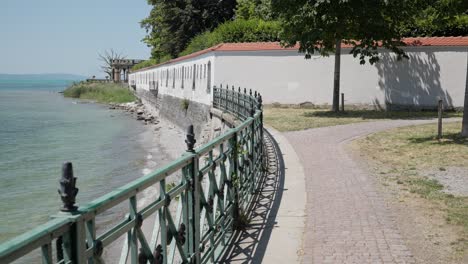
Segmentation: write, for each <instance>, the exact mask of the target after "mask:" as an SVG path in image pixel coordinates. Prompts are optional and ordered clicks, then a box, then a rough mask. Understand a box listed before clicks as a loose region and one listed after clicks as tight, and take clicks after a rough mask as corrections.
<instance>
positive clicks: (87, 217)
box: [0, 87, 263, 263]
mask: <svg viewBox="0 0 468 264" xmlns="http://www.w3.org/2000/svg"><path fill="white" fill-rule="evenodd" d="M213 91H214V93H213V107H214V108H218V109H220V110H223V111H225V112H228V113H230V114H233V115H234V116H235V117H236V118H238V119H240V120H241V121H242V122H241V123H240V124H238V125H237V126H236V127H234V128H231V129H229V130H228V131H227V132H225V133H224V134H222V135H220V136H218V137H216V138H215V139H213V140H211V141H210V142H208V143H206V144H204V145H202V146H200V147H198V148H196V149H195V150H193V151H191V152H189V151H187V152H186V153H185V154H183V155H182V156H181V157H179V158H178V159H176V160H174V161H172V162H170V163H169V164H168V165H166V166H164V167H162V168H159V169H156V170H155V171H153V172H151V173H149V174H147V175H145V176H142V177H141V178H138V179H136V180H133V181H132V182H130V183H128V184H125V185H124V186H122V187H119V188H117V189H116V190H113V191H111V192H110V193H107V194H105V195H103V196H101V197H99V198H97V199H94V200H93V201H91V202H89V203H88V204H85V205H84V206H81V207H79V208H78V209H77V210H76V211H75V212H72V213H59V214H57V215H55V216H53V217H54V219H52V220H50V221H48V222H46V223H45V224H42V225H39V226H38V227H36V228H35V229H33V230H31V231H29V232H26V233H24V234H22V235H20V236H17V237H16V238H14V239H12V240H10V241H7V242H5V243H3V244H0V262H2V263H8V262H10V261H14V260H15V259H17V258H19V257H21V256H23V255H25V254H27V253H29V252H30V251H32V250H34V249H36V248H38V247H43V258H44V259H46V261H45V263H52V257H51V254H52V253H51V250H52V249H51V248H52V247H51V243H52V240H54V239H57V238H59V237H60V238H61V237H62V236H63V235H64V234H66V233H67V232H70V228H71V227H72V225H74V224H75V223H78V222H85V221H91V223H93V224H92V225H94V217H95V216H96V215H98V214H100V213H102V212H103V211H105V210H107V209H109V208H112V207H114V206H115V205H117V204H120V203H122V202H124V201H125V200H130V201H131V199H132V198H134V197H136V196H135V195H136V194H137V193H141V192H142V191H144V190H145V189H147V188H148V187H150V186H152V185H154V184H156V183H158V182H159V183H161V184H164V185H165V179H166V178H167V177H169V176H170V175H172V174H173V173H175V172H177V171H181V170H184V169H185V168H187V166H190V165H193V164H194V162H195V161H196V162H197V164H198V160H199V159H200V158H201V157H203V156H205V155H208V154H209V155H210V157H211V155H212V151H213V150H214V149H215V148H217V147H221V150H222V145H223V144H227V143H228V142H230V141H231V140H233V139H235V142H236V143H235V145H236V144H243V145H242V146H244V147H243V148H245V149H247V150H248V151H249V153H250V152H251V154H249V156H248V157H247V160H244V158H245V157H243V158H242V160H244V161H243V165H244V166H250V169H249V170H251V172H250V174H251V175H250V176H251V177H254V175H255V174H256V173H257V172H256V169H258V167H255V166H258V163H257V162H258V161H260V162H261V160H262V157H261V155H262V152H261V151H260V155H257V157H255V150H254V148H255V147H256V145H258V144H259V142H258V141H257V142H256V143H255V139H254V138H255V137H257V138H260V139H262V138H263V132H262V131H261V130H262V129H263V123H262V118H263V117H262V108H261V104H262V102H261V96H260V94H258V96H257V94H256V93H255V96H252V92H250V95H248V94H246V90H245V89H244V94H242V93H241V92H240V90H239V91H234V90H232V91H231V90H226V89H222V88H217V87H214V88H213ZM223 96H225V97H223ZM229 98H230V99H229ZM234 99H236V102H235V100H234ZM240 102H242V106H243V108H241V105H240ZM241 112H242V113H241ZM247 113H249V114H250V115H247ZM256 121H258V122H257V123H256ZM250 126H251V128H250ZM246 129H247V130H248V131H247V132H246ZM259 130H260V131H259ZM257 131H259V132H258V133H260V135H255V133H256V132H257ZM242 133H244V134H243V135H244V136H241V138H238V136H239V135H241V134H242ZM246 139H247V140H250V141H252V142H246ZM249 144H250V145H249ZM260 145H261V142H260ZM235 148H236V146H234V150H235ZM232 151H233V150H229V151H227V152H226V153H224V152H223V153H221V154H222V155H224V156H220V157H218V158H217V159H214V160H213V159H211V161H210V163H207V164H206V165H205V166H204V167H202V168H198V166H197V170H198V172H197V173H196V175H199V174H200V176H199V177H201V176H203V175H205V174H208V173H209V170H210V169H214V168H216V166H217V164H220V163H221V162H222V161H223V160H226V158H227V157H226V156H225V155H234V153H231V152H232ZM242 155H245V154H242ZM258 156H260V157H258ZM222 157H224V158H222ZM234 159H238V157H237V156H234ZM245 162H248V163H246V164H247V165H245ZM235 163H237V161H236V162H235ZM230 166H231V165H230ZM224 173H225V174H226V172H224ZM234 173H235V174H239V173H237V172H234ZM252 173H253V174H252ZM239 176H240V175H237V177H239ZM181 180H182V183H181V184H179V186H177V187H176V188H173V189H172V190H170V191H167V192H166V191H165V189H163V190H162V192H163V193H162V194H163V196H161V197H160V198H159V199H158V200H157V201H155V202H152V203H151V204H150V205H147V207H145V208H143V209H142V210H140V211H139V212H138V214H141V215H142V216H141V217H142V220H141V221H143V219H145V218H147V217H149V215H151V213H152V212H155V211H157V210H161V209H162V208H163V207H164V206H168V204H169V203H170V201H171V200H172V199H174V198H176V197H177V196H179V195H181V194H182V193H184V191H185V192H188V191H190V188H193V187H190V186H189V185H190V184H193V183H189V182H185V180H184V179H181ZM230 181H232V180H230ZM184 182H185V183H184ZM215 183H216V181H215ZM240 184H241V185H242V184H244V183H243V182H241V183H240ZM254 185H255V179H253V180H252V183H250V186H251V187H249V188H253V187H255V186H254ZM223 186H224V183H223ZM252 186H253V187H252ZM212 188H215V189H214V190H218V192H219V191H220V189H219V188H220V187H217V186H215V187H210V190H211V189H212ZM224 188H225V187H223V189H224ZM236 188H238V187H236ZM239 188H241V187H239ZM228 190H229V189H228ZM210 192H212V191H210ZM231 192H232V190H231ZM215 195H217V196H218V199H219V197H220V196H221V194H220V193H218V194H215ZM204 196H205V194H204V195H202V197H200V198H199V199H201V202H203V200H205V199H206V198H205V197H204ZM73 201H74V200H73ZM204 203H209V201H205V202H204ZM228 205H229V204H228ZM204 206H206V205H204ZM202 207H203V206H202ZM164 208H165V207H164ZM200 209H203V210H205V209H206V208H205V209H204V208H200ZM135 210H137V209H136V204H135ZM200 212H201V211H200ZM205 213H206V212H205ZM200 217H202V215H200ZM215 218H216V217H215ZM216 219H217V218H216ZM220 219H221V218H220ZM223 219H224V218H223ZM221 220H222V219H221ZM137 221H138V220H137V218H136V215H133V216H131V217H130V218H128V219H127V220H124V221H123V222H121V223H120V224H119V225H118V226H120V227H121V230H120V231H119V232H118V233H114V231H115V230H114V229H111V230H110V231H108V232H106V233H104V234H101V235H100V236H98V237H95V236H96V235H95V234H94V238H92V239H95V240H94V242H92V245H91V244H89V243H90V242H89V241H88V245H87V246H86V245H83V244H82V245H81V247H86V248H81V253H82V254H84V256H82V258H81V260H84V259H88V258H90V257H92V254H93V251H96V241H97V240H99V241H101V242H100V243H101V247H103V246H106V245H107V244H109V243H110V242H112V241H114V240H112V239H114V238H115V236H117V235H116V234H120V235H121V234H123V233H125V232H127V231H128V232H129V230H130V229H135V227H136V226H137V225H138V224H137ZM164 221H166V220H164ZM171 221H172V220H171ZM222 221H225V220H222ZM228 222H229V221H228ZM93 228H94V226H93ZM94 232H95V231H94ZM161 232H162V231H161ZM164 232H167V230H166V231H164ZM192 232H194V231H193V230H192ZM197 232H201V231H200V230H198V231H197ZM195 233H196V232H195ZM200 234H201V233H200ZM207 234H208V235H209V236H213V234H211V233H209V232H208V233H205V235H207ZM210 234H211V235H210ZM88 235H89V234H88ZM91 235H92V234H91ZM83 239H84V238H83ZM89 239H90V237H88V238H87V240H89ZM198 239H199V240H200V239H201V240H206V237H199V238H198ZM184 240H185V238H184ZM196 240H197V239H196ZM201 240H200V242H202V241H201ZM176 242H177V244H178V243H179V242H180V241H176ZM211 242H212V243H214V241H211ZM80 243H84V242H80ZM193 243H195V242H193ZM217 243H218V244H219V241H218V242H217ZM103 244H104V245H103ZM215 244H216V243H215ZM44 245H46V247H45V248H44ZM192 246H193V245H192ZM213 246H215V245H212V247H213ZM194 248H195V249H194V250H195V253H196V252H198V250H199V249H198V250H197V248H198V246H195V247H194ZM44 250H45V251H49V252H44ZM211 250H212V252H213V253H210V254H211V255H212V254H214V249H211ZM44 254H45V255H44ZM155 254H156V253H155ZM165 254H166V256H167V252H165ZM198 254H200V253H198ZM150 255H151V254H150ZM151 256H152V257H153V255H151ZM154 256H156V255H154ZM205 260H206V257H205ZM165 261H167V260H165ZM198 261H200V259H198Z"/></svg>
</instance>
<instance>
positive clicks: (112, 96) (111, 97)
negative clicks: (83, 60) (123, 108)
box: [63, 82, 136, 103]
mask: <svg viewBox="0 0 468 264" xmlns="http://www.w3.org/2000/svg"><path fill="white" fill-rule="evenodd" d="M63 95H64V96H65V97H71V98H80V99H89V100H94V101H96V102H99V103H128V102H133V101H135V99H136V98H135V96H134V95H133V93H132V92H131V91H130V90H129V89H128V88H127V87H125V86H122V85H119V84H113V83H86V82H81V83H76V84H73V85H71V86H70V87H68V88H67V89H66V90H65V91H64V92H63Z"/></svg>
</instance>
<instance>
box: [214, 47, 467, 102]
mask: <svg viewBox="0 0 468 264" xmlns="http://www.w3.org/2000/svg"><path fill="white" fill-rule="evenodd" d="M406 51H407V54H408V55H409V56H410V60H403V61H397V60H396V59H395V56H394V55H393V54H391V53H389V52H386V51H382V53H381V58H382V59H381V61H380V62H379V63H377V64H375V65H370V64H366V65H360V64H359V61H358V60H357V59H356V58H354V57H353V56H352V55H350V54H348V52H349V49H344V50H343V55H342V60H341V63H342V65H341V91H342V92H343V93H345V99H346V103H348V104H379V105H381V106H385V104H386V103H387V102H388V103H391V104H414V105H418V106H432V105H435V104H436V102H437V100H438V98H439V97H440V98H442V99H444V101H445V103H446V104H447V105H451V106H455V107H459V106H463V98H464V86H465V82H466V72H467V71H466V67H467V54H468V52H467V51H468V48H467V47H417V48H416V47H415V48H406ZM216 55H217V56H216V75H215V83H216V84H217V85H218V84H221V83H222V84H229V86H231V85H234V86H236V87H237V86H241V87H247V88H252V89H255V90H257V91H259V92H260V93H261V94H262V96H263V99H264V102H265V103H272V102H280V103H302V102H306V101H310V102H313V103H315V104H327V103H328V104H330V103H331V102H332V93H333V90H332V88H333V70H334V68H333V67H334V56H330V57H325V58H324V57H320V56H318V55H317V56H313V57H312V58H311V59H310V60H305V59H304V55H303V54H299V53H298V52H296V51H256V52H217V54H216Z"/></svg>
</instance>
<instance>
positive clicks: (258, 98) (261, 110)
mask: <svg viewBox="0 0 468 264" xmlns="http://www.w3.org/2000/svg"><path fill="white" fill-rule="evenodd" d="M257 104H258V105H257V107H258V110H259V111H260V118H259V122H260V128H259V129H260V139H259V140H260V159H261V164H262V166H263V160H264V159H263V158H264V157H263V154H264V153H263V99H262V95H261V94H260V93H258V95H257Z"/></svg>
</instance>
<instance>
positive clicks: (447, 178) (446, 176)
mask: <svg viewBox="0 0 468 264" xmlns="http://www.w3.org/2000/svg"><path fill="white" fill-rule="evenodd" d="M423 175H424V176H427V177H428V178H430V179H435V180H437V181H438V182H439V183H440V184H442V185H443V186H444V192H446V193H450V194H453V195H457V196H468V167H448V168H436V169H432V170H430V171H425V172H423Z"/></svg>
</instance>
